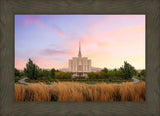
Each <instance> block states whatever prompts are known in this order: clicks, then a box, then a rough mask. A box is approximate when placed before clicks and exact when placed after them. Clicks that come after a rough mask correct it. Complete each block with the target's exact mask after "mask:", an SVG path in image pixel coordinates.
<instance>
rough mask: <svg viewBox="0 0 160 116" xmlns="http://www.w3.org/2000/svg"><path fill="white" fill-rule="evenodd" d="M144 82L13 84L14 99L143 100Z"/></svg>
mask: <svg viewBox="0 0 160 116" xmlns="http://www.w3.org/2000/svg"><path fill="white" fill-rule="evenodd" d="M144 100H145V82H140V83H137V84H133V83H122V84H120V85H118V84H106V83H99V84H93V85H92V84H91V85H90V84H86V83H75V82H59V83H53V84H52V85H51V86H47V85H45V84H43V83H37V84H30V85H22V84H15V101H144Z"/></svg>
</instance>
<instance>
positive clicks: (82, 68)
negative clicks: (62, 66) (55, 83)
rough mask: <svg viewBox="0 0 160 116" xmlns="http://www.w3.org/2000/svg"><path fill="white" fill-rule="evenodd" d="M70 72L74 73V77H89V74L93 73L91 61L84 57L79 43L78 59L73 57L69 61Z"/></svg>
mask: <svg viewBox="0 0 160 116" xmlns="http://www.w3.org/2000/svg"><path fill="white" fill-rule="evenodd" d="M69 71H70V72H72V74H73V75H72V77H73V78H75V77H85V78H87V77H88V73H89V72H91V60H90V59H88V58H87V57H82V54H81V46H80V43H79V52H78V57H72V59H70V60H69Z"/></svg>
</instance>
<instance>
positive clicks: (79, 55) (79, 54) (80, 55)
mask: <svg viewBox="0 0 160 116" xmlns="http://www.w3.org/2000/svg"><path fill="white" fill-rule="evenodd" d="M78 57H80V58H81V57H82V54H81V44H80V42H79V53H78Z"/></svg>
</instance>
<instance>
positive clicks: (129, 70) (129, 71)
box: [120, 61, 136, 79]
mask: <svg viewBox="0 0 160 116" xmlns="http://www.w3.org/2000/svg"><path fill="white" fill-rule="evenodd" d="M120 69H121V70H122V72H123V73H124V75H125V79H129V78H132V77H133V75H135V74H136V70H135V68H134V67H133V66H132V65H130V64H129V63H127V62H126V61H124V66H122V67H121V68H120Z"/></svg>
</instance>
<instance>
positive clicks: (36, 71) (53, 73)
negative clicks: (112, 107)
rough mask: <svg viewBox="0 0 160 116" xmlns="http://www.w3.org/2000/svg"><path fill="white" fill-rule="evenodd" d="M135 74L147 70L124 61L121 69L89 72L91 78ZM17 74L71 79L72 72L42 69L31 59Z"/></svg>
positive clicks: (47, 78) (19, 75) (18, 75)
mask: <svg viewBox="0 0 160 116" xmlns="http://www.w3.org/2000/svg"><path fill="white" fill-rule="evenodd" d="M134 75H136V76H139V77H141V76H143V77H144V76H145V70H141V72H140V73H138V72H137V71H136V69H135V68H134V67H133V66H132V65H131V64H129V63H128V62H126V61H124V65H123V66H122V67H120V68H119V69H114V70H108V69H107V68H104V69H102V70H101V71H100V72H90V73H88V78H89V79H108V78H121V79H130V78H132V77H133V76H134ZM15 76H16V77H21V76H27V77H28V78H29V79H33V80H39V79H40V80H52V79H71V78H72V73H71V72H61V71H59V70H56V69H54V68H52V69H51V70H46V69H41V68H39V67H38V66H37V65H36V64H34V63H33V61H32V60H31V59H29V61H28V63H26V68H24V70H23V71H19V70H17V69H16V68H15Z"/></svg>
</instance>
